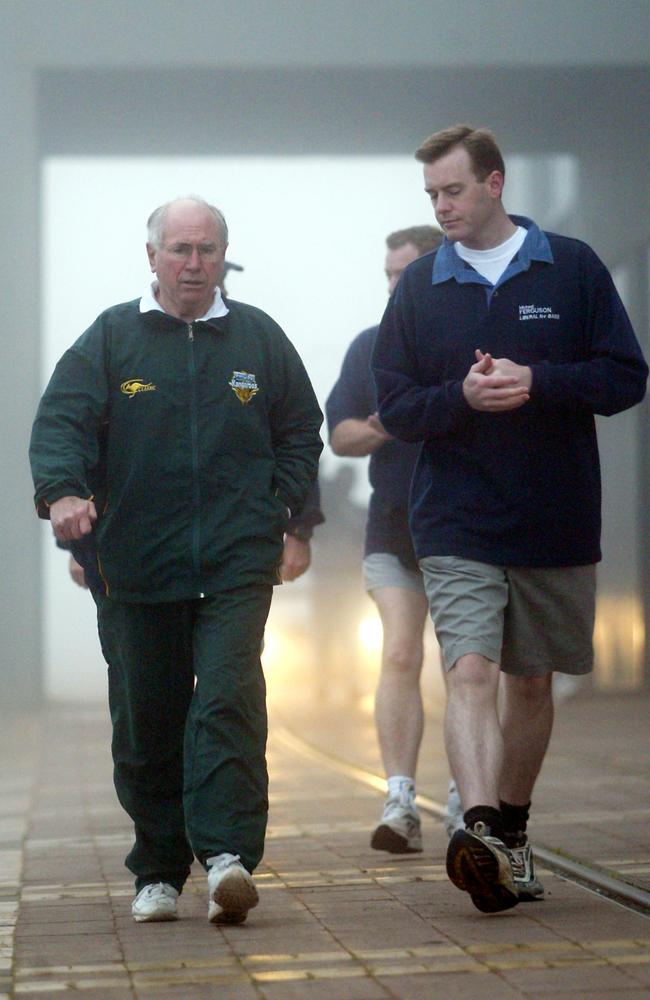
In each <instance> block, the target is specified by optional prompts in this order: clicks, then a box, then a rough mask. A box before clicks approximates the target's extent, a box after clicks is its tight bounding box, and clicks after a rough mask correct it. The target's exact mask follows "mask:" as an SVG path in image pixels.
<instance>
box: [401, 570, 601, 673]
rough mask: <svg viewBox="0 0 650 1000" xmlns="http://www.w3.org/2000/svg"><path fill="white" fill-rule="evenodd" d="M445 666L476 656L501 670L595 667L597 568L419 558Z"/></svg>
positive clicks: (583, 669)
mask: <svg viewBox="0 0 650 1000" xmlns="http://www.w3.org/2000/svg"><path fill="white" fill-rule="evenodd" d="M420 569H421V570H422V574H423V577H424V589H425V591H426V595H427V598H428V601H429V611H430V614H431V618H432V620H433V624H434V626H435V630H436V636H437V638H438V642H439V644H440V648H441V649H442V654H443V658H444V662H445V669H447V670H450V669H451V668H452V667H453V665H454V664H455V662H456V660H458V658H459V657H460V656H464V655H465V654H466V653H480V654H481V655H482V656H485V657H487V659H488V660H492V661H493V662H495V663H499V664H500V666H501V669H502V670H503V671H504V672H505V673H507V674H518V675H520V676H524V677H538V676H541V675H544V674H549V673H552V672H553V671H556V670H557V671H560V672H561V673H564V674H587V673H589V671H590V670H591V669H592V666H593V643H592V637H593V630H594V617H595V604H596V567H595V566H594V565H589V566H562V567H551V568H546V567H544V568H530V567H524V566H491V565H489V564H488V563H481V562H473V561H472V560H470V559H459V558H456V557H455V556H427V557H426V558H425V559H421V560H420Z"/></svg>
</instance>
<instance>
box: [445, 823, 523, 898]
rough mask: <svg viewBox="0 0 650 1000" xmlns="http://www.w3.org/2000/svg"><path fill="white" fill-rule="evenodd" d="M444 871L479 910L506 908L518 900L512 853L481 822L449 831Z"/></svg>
mask: <svg viewBox="0 0 650 1000" xmlns="http://www.w3.org/2000/svg"><path fill="white" fill-rule="evenodd" d="M447 874H448V875H449V878H450V879H451V881H452V882H453V883H454V885H455V886H456V887H457V888H458V889H462V891H463V892H468V893H469V895H470V896H471V899H472V902H473V904H474V906H475V907H476V908H477V909H478V910H481V912H482V913H498V912H499V911H500V910H509V909H510V908H511V907H513V906H516V905H517V903H518V902H519V892H518V889H517V886H516V884H515V878H514V874H513V870H512V855H511V853H510V851H509V849H508V848H507V847H506V845H505V844H504V843H503V841H502V840H499V839H498V837H493V836H492V835H491V833H490V828H489V827H488V826H486V824H485V823H480V822H479V823H475V824H474V827H473V828H472V829H471V830H469V829H466V830H457V831H456V833H455V834H454V835H453V837H452V838H451V840H450V841H449V847H448V849H447Z"/></svg>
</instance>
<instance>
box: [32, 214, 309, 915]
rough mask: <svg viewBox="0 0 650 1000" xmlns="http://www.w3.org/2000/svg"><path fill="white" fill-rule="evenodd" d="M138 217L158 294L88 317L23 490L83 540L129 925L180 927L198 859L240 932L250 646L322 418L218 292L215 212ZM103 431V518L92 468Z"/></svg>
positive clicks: (261, 792) (258, 678)
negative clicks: (121, 811)
mask: <svg viewBox="0 0 650 1000" xmlns="http://www.w3.org/2000/svg"><path fill="white" fill-rule="evenodd" d="M148 227H149V228H148V243H147V252H148V256H149V261H150V265H151V270H152V272H154V274H155V280H154V282H153V283H152V285H151V287H150V288H148V289H147V291H146V292H145V294H144V295H143V297H142V298H141V299H139V300H135V301H132V302H127V303H124V304H121V305H117V306H113V307H112V308H110V309H108V310H106V312H104V313H102V315H101V316H99V317H98V319H97V320H96V321H95V322H94V323H93V324H92V326H91V327H90V328H89V329H88V330H87V331H86V332H85V333H84V334H83V335H82V336H81V337H80V339H79V340H78V341H77V342H76V343H75V344H74V345H73V346H72V347H71V348H70V349H69V350H68V351H67V352H66V353H65V354H64V356H63V358H62V359H61V361H60V362H59V364H58V365H57V368H56V370H55V372H54V374H53V376H52V379H51V381H50V383H49V385H48V387H47V389H46V391H45V394H44V396H43V398H42V400H41V404H40V407H39V410H38V414H37V417H36V420H35V423H34V428H33V432H32V442H31V449H30V455H31V461H32V471H33V475H34V483H35V489H36V497H35V499H36V505H37V510H38V513H39V515H40V516H42V517H49V518H50V520H51V522H52V526H53V528H54V532H55V534H56V536H57V538H58V539H59V540H60V541H62V542H70V541H74V540H78V539H80V538H82V537H84V536H85V535H87V534H89V533H90V532H91V531H95V532H96V537H97V550H98V568H99V571H100V574H101V577H102V580H103V582H104V593H103V594H100V595H99V597H98V623H99V634H100V639H101V643H102V649H103V652H104V656H105V658H106V661H107V663H108V667H109V671H108V675H109V700H110V711H111V718H112V722H113V760H114V765H115V786H116V790H117V794H118V797H119V799H120V802H121V803H122V805H123V806H124V808H125V809H126V811H127V812H128V813H129V815H130V816H131V818H132V819H133V821H134V825H135V843H134V846H133V849H132V850H131V852H130V853H129V855H128V857H127V859H126V864H127V867H128V868H129V869H130V870H131V871H132V872H133V873H134V875H135V877H136V883H135V889H136V896H135V899H134V901H133V906H132V912H133V917H134V919H135V920H136V921H151V920H173V919H176V916H177V897H178V895H179V893H180V892H181V890H182V888H183V884H184V882H185V880H186V878H187V876H188V874H189V868H190V864H191V862H192V859H193V857H194V856H196V857H197V858H198V860H199V861H200V862H201V863H202V864H203V866H204V867H205V868H206V870H207V872H208V893H209V919H210V920H212V921H215V922H230V923H241V922H242V921H243V920H244V919H245V918H246V915H247V913H248V910H249V909H251V907H253V906H255V905H256V903H257V891H256V889H255V886H254V883H253V880H252V878H251V873H252V871H253V870H254V868H255V866H256V865H257V864H258V863H259V861H260V859H261V857H262V853H263V846H264V836H265V830H266V818H267V812H268V798H267V771H266V759H265V748H266V732H267V723H266V708H265V687H264V678H263V674H262V670H261V665H260V647H261V642H262V636H263V632H264V625H265V622H266V617H267V614H268V610H269V606H270V601H271V588H272V585H273V584H274V583H277V582H279V573H278V567H279V564H280V561H281V558H282V545H283V534H284V529H285V527H286V523H287V518H288V516H289V515H290V512H291V511H292V510H293V511H295V510H298V509H300V507H301V505H302V503H303V501H304V498H305V496H306V495H307V493H308V491H309V489H310V486H311V484H312V483H313V481H314V479H315V476H316V471H317V464H318V456H319V454H320V451H321V447H322V444H321V439H320V436H319V427H320V424H321V419H322V417H321V413H320V410H319V408H318V404H317V402H316V398H315V396H314V392H313V389H312V387H311V384H310V382H309V378H308V376H307V374H306V372H305V369H304V367H303V365H302V362H301V361H300V358H299V357H298V355H297V353H296V351H295V349H294V348H293V347H292V345H291V344H290V342H289V341H288V339H287V338H286V336H285V335H284V333H283V332H282V330H281V329H280V328H279V327H278V326H277V324H276V323H274V321H273V320H272V319H271V318H270V317H269V316H267V315H266V314H265V313H263V312H261V311H260V310H259V309H255V308H253V307H252V306H248V305H243V304H242V303H238V302H233V301H230V300H226V299H224V298H223V297H222V296H221V293H220V291H219V289H218V287H217V282H218V280H219V277H220V275H221V273H222V270H223V262H224V255H225V251H226V247H227V245H228V235H227V227H226V223H225V220H224V218H223V216H222V214H221V213H220V212H219V211H218V210H217V209H215V208H214V207H213V206H210V205H208V204H207V203H206V202H204V201H202V200H201V199H199V198H185V199H179V200H177V201H173V202H170V203H168V204H166V205H163V206H161V207H160V208H159V209H156V211H155V212H154V213H153V214H152V216H151V217H150V219H149V223H148ZM103 437H105V448H106V453H105V454H106V473H105V482H104V483H103V484H102V489H101V495H102V509H101V510H99V509H96V506H95V503H94V497H93V495H92V491H91V490H90V489H89V486H88V471H89V470H92V469H93V468H94V467H95V466H96V464H97V456H98V449H99V439H100V438H103Z"/></svg>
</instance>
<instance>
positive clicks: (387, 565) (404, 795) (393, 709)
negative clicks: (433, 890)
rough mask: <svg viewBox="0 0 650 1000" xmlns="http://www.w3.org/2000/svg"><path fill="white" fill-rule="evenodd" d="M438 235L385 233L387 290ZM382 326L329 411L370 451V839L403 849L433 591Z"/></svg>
mask: <svg viewBox="0 0 650 1000" xmlns="http://www.w3.org/2000/svg"><path fill="white" fill-rule="evenodd" d="M441 240H442V233H441V232H440V230H439V229H438V228H437V227H435V226H410V227H409V228H408V229H400V230H398V231H397V232H394V233H391V234H390V235H389V236H387V238H386V262H385V271H386V277H387V279H388V293H389V295H392V293H393V292H394V290H395V287H396V286H397V282H398V281H399V278H400V275H401V273H402V271H403V270H404V268H405V267H406V266H407V264H410V263H411V261H414V260H416V258H417V257H420V256H421V255H422V254H425V253H428V252H429V251H431V250H434V249H435V248H436V247H437V246H439V245H440V242H441ZM378 329H379V327H378V326H373V327H370V329H368V330H363V331H362V332H361V333H360V334H358V335H357V336H356V337H355V338H354V340H353V341H352V343H351V344H350V346H349V348H348V350H347V353H346V355H345V358H344V360H343V365H342V367H341V373H340V375H339V378H338V380H337V382H336V384H335V385H334V387H333V389H332V391H331V392H330V394H329V396H328V399H327V402H326V404H325V413H326V416H327V425H328V430H329V438H330V445H331V448H332V451H333V452H334V453H335V454H336V455H345V456H348V457H360V456H365V455H370V463H369V466H368V476H369V479H370V485H371V486H372V494H371V497H370V504H369V507H368V521H367V524H366V539H365V550H364V558H363V576H364V583H365V587H366V590H367V592H368V593H369V594H370V596H371V598H372V599H373V601H374V602H375V604H376V605H377V610H378V611H379V615H380V618H381V624H382V630H383V644H382V656H381V672H380V675H379V684H378V685H377V691H376V693H375V721H376V725H377V736H378V739H379V747H380V750H381V755H382V760H383V763H384V770H385V773H386V780H387V784H388V794H387V797H386V802H385V805H384V809H383V813H382V816H381V820H380V822H379V824H378V825H377V827H376V828H375V830H374V831H373V833H372V837H371V840H370V843H371V846H372V847H374V848H375V849H376V850H383V851H390V852H392V853H395V854H400V853H405V852H406V853H408V852H413V851H421V850H422V832H421V824H420V816H419V814H418V809H417V806H416V804H415V798H416V789H415V772H416V767H417V761H418V753H419V750H420V744H421V742H422V732H423V727H424V710H423V706H422V693H421V690H420V675H421V673H422V659H423V642H422V633H423V629H424V624H425V621H426V615H427V599H426V595H425V593H424V585H423V582H422V574H421V573H420V570H419V567H418V564H417V560H416V558H415V552H414V551H413V543H412V542H411V533H410V531H409V526H408V494H409V487H410V484H411V477H412V475H413V469H414V467H415V462H416V459H417V456H418V453H419V450H420V445H419V444H417V443H416V444H408V443H406V442H404V441H399V440H397V439H395V438H393V437H392V435H390V434H388V433H387V432H386V431H385V430H384V428H383V427H382V425H381V423H380V421H379V418H378V416H377V394H376V390H375V384H374V381H373V378H372V372H371V371H370V358H371V357H372V351H373V348H374V345H375V339H376V337H377V331H378Z"/></svg>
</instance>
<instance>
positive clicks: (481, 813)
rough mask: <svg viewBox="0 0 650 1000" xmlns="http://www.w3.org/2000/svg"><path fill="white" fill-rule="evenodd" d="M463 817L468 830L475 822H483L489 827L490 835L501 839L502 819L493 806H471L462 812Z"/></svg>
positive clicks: (502, 832) (502, 834)
mask: <svg viewBox="0 0 650 1000" xmlns="http://www.w3.org/2000/svg"><path fill="white" fill-rule="evenodd" d="M463 819H464V820H465V826H466V827H468V828H469V829H470V830H471V829H472V828H473V827H474V824H475V823H485V825H486V826H487V827H489V828H490V835H491V836H492V837H498V838H499V840H503V836H504V831H503V819H502V818H501V813H500V811H499V810H498V809H495V808H494V806H472V808H471V809H468V810H467V812H466V813H465V814H464V816H463Z"/></svg>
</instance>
